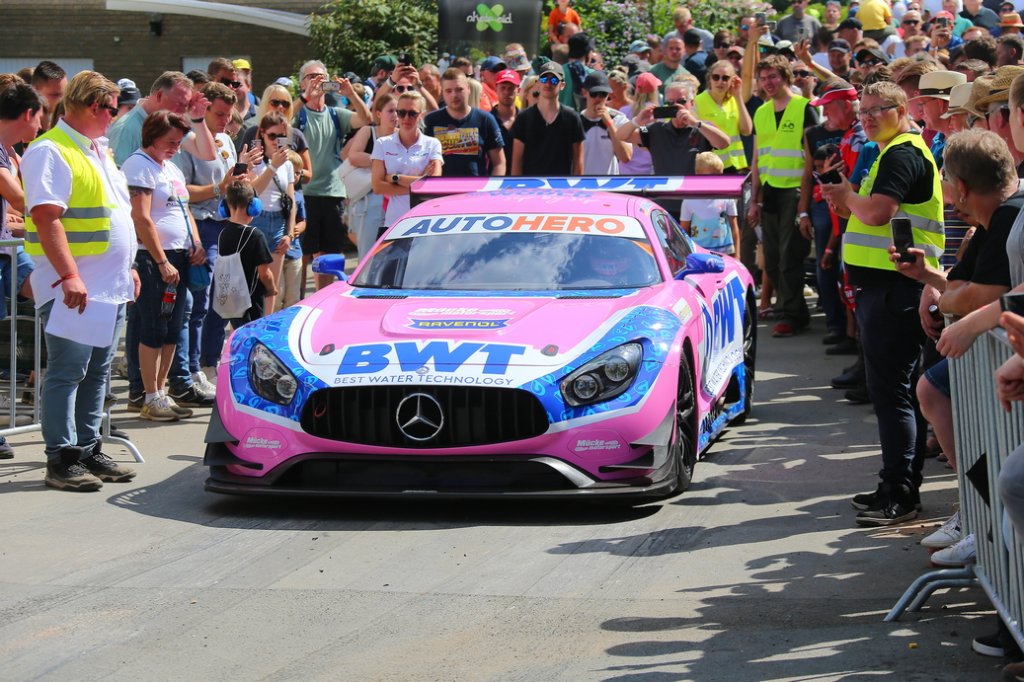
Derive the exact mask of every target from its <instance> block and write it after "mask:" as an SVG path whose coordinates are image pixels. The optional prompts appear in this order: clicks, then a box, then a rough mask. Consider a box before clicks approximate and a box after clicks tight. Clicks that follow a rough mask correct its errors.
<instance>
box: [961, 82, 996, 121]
mask: <svg viewBox="0 0 1024 682" xmlns="http://www.w3.org/2000/svg"><path fill="white" fill-rule="evenodd" d="M994 78H995V76H978V77H977V78H975V79H974V82H972V83H971V96H970V97H968V98H967V101H966V102H964V104H963V109H964V111H966V112H967V113H969V114H974V115H975V116H981V117H982V118H984V117H985V114H986V112H985V111H984V110H983V109H978V107H977V102H978V100H980V99H981V98H982V97H986V96H988V92H989V89H990V87H991V86H992V81H993V79H994Z"/></svg>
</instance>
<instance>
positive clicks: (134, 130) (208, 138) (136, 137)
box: [109, 71, 217, 167]
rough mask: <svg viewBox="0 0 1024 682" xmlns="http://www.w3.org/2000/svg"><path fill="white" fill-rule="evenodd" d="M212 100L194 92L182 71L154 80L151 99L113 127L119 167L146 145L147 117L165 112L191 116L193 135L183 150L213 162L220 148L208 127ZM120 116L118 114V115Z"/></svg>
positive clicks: (137, 106) (187, 140)
mask: <svg viewBox="0 0 1024 682" xmlns="http://www.w3.org/2000/svg"><path fill="white" fill-rule="evenodd" d="M209 106H210V101H209V100H208V99H206V98H205V97H203V95H202V93H197V92H195V91H194V90H193V89H192V81H191V80H189V78H188V76H186V75H185V74H183V73H181V72H180V71H165V72H164V73H162V74H160V76H159V77H158V78H157V79H156V80H155V81H153V86H152V87H151V88H150V89H149V97H144V98H142V99H141V100H139V103H138V104H137V105H136V106H135V108H134V109H132V110H131V111H129V112H128V113H127V114H125V115H124V116H121V117H120V118H118V119H117V120H116V121H114V124H113V125H111V126H110V134H109V136H110V149H111V151H113V153H114V161H115V162H117V165H118V167H120V166H121V164H123V163H124V162H125V160H126V159H127V158H128V157H129V156H131V155H132V154H134V153H135V150H137V149H138V148H139V147H141V146H142V124H143V123H144V122H145V120H146V118H147V117H148V116H149V115H150V114H152V113H154V112H157V111H162V110H164V109H166V110H168V111H171V112H173V113H175V114H186V113H187V114H188V117H189V120H190V121H191V122H192V132H190V133H189V134H188V135H186V136H185V139H184V140H182V142H181V148H182V149H183V150H185V151H187V152H188V153H190V154H192V155H194V156H195V157H196V158H198V159H202V160H204V161H213V160H214V158H216V156H217V146H216V144H215V143H214V140H213V133H211V132H210V129H209V128H207V127H206V118H205V117H206V109H207V107H209ZM115 113H116V112H115Z"/></svg>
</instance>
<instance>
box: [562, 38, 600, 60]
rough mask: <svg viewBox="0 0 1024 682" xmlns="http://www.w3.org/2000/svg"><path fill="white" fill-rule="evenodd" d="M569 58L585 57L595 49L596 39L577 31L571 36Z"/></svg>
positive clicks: (568, 43)
mask: <svg viewBox="0 0 1024 682" xmlns="http://www.w3.org/2000/svg"><path fill="white" fill-rule="evenodd" d="M567 45H568V46H569V59H583V58H584V57H586V56H587V55H588V54H590V53H591V52H593V51H594V41H593V40H591V39H590V36H588V35H587V34H586V33H575V34H573V35H571V36H569V40H568V42H567Z"/></svg>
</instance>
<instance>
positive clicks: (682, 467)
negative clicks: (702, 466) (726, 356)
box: [669, 354, 697, 493]
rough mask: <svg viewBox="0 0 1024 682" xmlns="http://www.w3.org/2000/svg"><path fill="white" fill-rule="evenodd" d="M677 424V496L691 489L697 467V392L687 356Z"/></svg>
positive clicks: (673, 454)
mask: <svg viewBox="0 0 1024 682" xmlns="http://www.w3.org/2000/svg"><path fill="white" fill-rule="evenodd" d="M675 414H676V423H675V429H674V433H673V435H672V442H671V443H669V457H670V458H671V459H672V461H673V464H674V467H675V472H676V489H675V492H676V493H681V492H683V491H684V490H686V489H687V488H689V487H690V483H691V482H692V480H693V468H694V466H696V464H697V389H696V385H695V384H694V381H693V370H692V369H691V368H690V360H689V358H687V357H686V355H685V354H684V355H683V358H682V361H681V362H680V365H679V389H678V396H677V397H676V407H675Z"/></svg>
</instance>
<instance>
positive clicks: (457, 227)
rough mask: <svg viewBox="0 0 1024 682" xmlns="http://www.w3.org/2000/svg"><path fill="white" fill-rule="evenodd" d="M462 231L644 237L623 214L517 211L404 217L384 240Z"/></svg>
mask: <svg viewBox="0 0 1024 682" xmlns="http://www.w3.org/2000/svg"><path fill="white" fill-rule="evenodd" d="M465 232H470V233H477V234H479V233H484V234H487V233H494V232H566V233H574V234H590V235H598V236H608V237H628V238H632V239H640V238H643V237H644V230H643V227H642V226H641V225H640V222H639V221H638V220H636V218H630V217H626V216H608V215H578V214H577V215H570V214H557V213H555V214H548V213H520V214H514V215H456V216H426V217H421V218H406V219H405V220H402V221H400V222H399V223H398V225H396V226H395V228H394V229H392V230H391V231H390V232H389V233H388V239H402V238H404V237H429V236H436V235H443V234H449V233H465Z"/></svg>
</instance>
